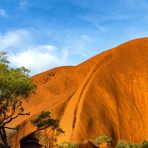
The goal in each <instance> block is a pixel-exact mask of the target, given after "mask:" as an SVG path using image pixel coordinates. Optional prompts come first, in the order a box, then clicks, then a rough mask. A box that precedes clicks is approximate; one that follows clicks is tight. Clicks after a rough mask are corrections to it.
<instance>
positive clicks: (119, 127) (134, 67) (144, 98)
mask: <svg viewBox="0 0 148 148" xmlns="http://www.w3.org/2000/svg"><path fill="white" fill-rule="evenodd" d="M33 80H34V82H35V83H36V84H37V86H38V87H37V91H36V94H35V95H34V96H32V97H31V98H30V101H29V103H26V104H25V109H26V111H29V112H30V113H31V116H30V117H22V118H19V119H17V120H15V122H14V123H13V125H19V124H21V130H20V131H18V132H17V133H16V134H14V135H13V137H12V138H11V140H12V144H13V147H15V148H16V147H17V146H19V141H20V139H21V138H23V137H24V136H26V135H28V134H29V133H31V132H32V131H33V130H34V129H35V128H34V127H33V126H32V125H31V124H30V122H29V121H30V120H31V119H33V118H34V115H37V114H38V113H40V112H41V111H42V110H50V111H51V112H52V113H53V114H54V116H55V117H56V118H59V119H60V122H61V127H62V129H63V130H64V131H65V134H64V135H63V136H61V137H60V138H59V141H69V142H74V143H78V142H82V141H85V140H87V139H90V138H96V137H98V136H100V135H108V136H110V137H112V139H113V140H114V142H116V141H118V140H119V139H127V140H130V141H133V142H140V141H141V140H144V139H145V140H148V38H143V39H137V40H133V41H129V42H127V43H125V44H122V45H120V46H118V47H116V48H113V49H111V50H108V51H105V52H103V53H101V54H99V55H96V56H95V57H93V58H91V59H89V60H87V61H85V62H83V63H81V64H80V65H77V66H67V67H59V68H55V69H52V70H49V71H46V72H44V73H41V74H38V75H36V76H33Z"/></svg>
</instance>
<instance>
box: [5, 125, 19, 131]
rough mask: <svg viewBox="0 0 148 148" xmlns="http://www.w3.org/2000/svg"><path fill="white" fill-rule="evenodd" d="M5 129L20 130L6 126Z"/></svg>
mask: <svg viewBox="0 0 148 148" xmlns="http://www.w3.org/2000/svg"><path fill="white" fill-rule="evenodd" d="M4 128H6V129H10V130H16V131H17V130H18V128H11V127H7V126H4Z"/></svg>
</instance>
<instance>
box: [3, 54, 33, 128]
mask: <svg viewBox="0 0 148 148" xmlns="http://www.w3.org/2000/svg"><path fill="white" fill-rule="evenodd" d="M8 63H9V62H8V61H7V56H6V53H4V52H0V128H1V127H2V126H5V125H6V124H7V123H9V121H10V122H11V120H12V119H13V115H14V114H15V113H16V112H17V113H20V114H22V113H23V111H24V109H23V107H22V100H23V99H28V97H29V96H30V95H31V94H32V93H33V92H34V89H35V85H34V84H33V82H32V80H31V79H30V78H29V75H28V73H29V71H28V70H27V69H26V68H24V67H21V68H12V67H10V66H9V65H8ZM20 114H19V115H20ZM10 118H11V120H9V119H10Z"/></svg>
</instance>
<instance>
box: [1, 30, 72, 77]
mask: <svg viewBox="0 0 148 148" xmlns="http://www.w3.org/2000/svg"><path fill="white" fill-rule="evenodd" d="M37 41H38V39H37V38H35V35H34V34H33V33H32V32H30V31H28V30H24V29H18V30H14V31H9V32H7V33H5V34H0V50H4V51H6V52H7V53H8V56H9V61H10V62H11V63H12V66H15V67H20V66H25V67H26V68H28V69H30V70H31V75H32V74H37V73H40V72H43V71H45V70H48V69H50V68H53V67H57V66H61V65H67V64H68V63H69V62H68V50H67V49H66V48H63V49H59V48H58V47H55V46H54V45H51V44H50V43H46V44H41V43H40V44H39V43H37Z"/></svg>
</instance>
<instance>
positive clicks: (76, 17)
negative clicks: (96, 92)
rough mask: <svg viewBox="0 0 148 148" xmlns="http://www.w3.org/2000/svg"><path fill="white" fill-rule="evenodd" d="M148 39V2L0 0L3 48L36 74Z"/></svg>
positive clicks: (136, 0) (145, 0)
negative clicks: (131, 42) (136, 39)
mask: <svg viewBox="0 0 148 148" xmlns="http://www.w3.org/2000/svg"><path fill="white" fill-rule="evenodd" d="M146 36H148V1H147V0H116V1H115V0H106V1H105V0H42V1H41V0H1V1H0V49H1V50H5V51H7V52H8V54H9V59H10V61H11V62H12V64H13V66H16V67H19V66H26V67H27V68H29V69H30V70H31V75H33V74H37V73H39V72H42V71H45V70H48V69H50V68H53V67H57V66H61V65H76V64H78V63H80V62H83V61H84V60H86V59H88V58H90V57H92V56H94V55H96V54H98V53H100V52H102V51H104V50H107V49H110V48H112V47H115V46H117V45H119V44H121V43H123V42H126V41H128V40H131V39H135V38H140V37H146Z"/></svg>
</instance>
